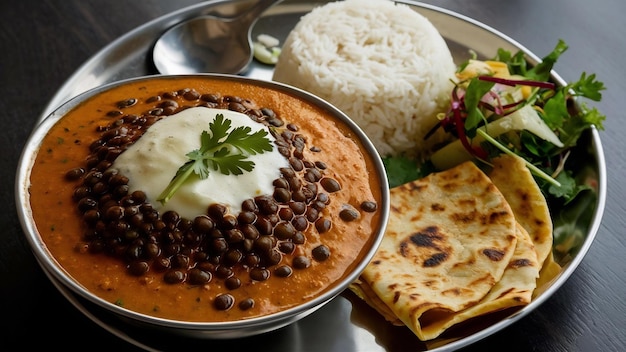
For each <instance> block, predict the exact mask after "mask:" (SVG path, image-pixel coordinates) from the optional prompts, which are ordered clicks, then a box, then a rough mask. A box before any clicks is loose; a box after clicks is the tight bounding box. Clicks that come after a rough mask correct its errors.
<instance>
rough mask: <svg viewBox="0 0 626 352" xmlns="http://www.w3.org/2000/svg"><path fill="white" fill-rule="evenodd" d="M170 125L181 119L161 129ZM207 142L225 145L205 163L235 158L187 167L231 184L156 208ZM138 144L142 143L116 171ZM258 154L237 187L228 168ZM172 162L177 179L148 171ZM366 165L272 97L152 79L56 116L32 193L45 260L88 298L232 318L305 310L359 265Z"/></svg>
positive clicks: (368, 177) (348, 144) (370, 208)
mask: <svg viewBox="0 0 626 352" xmlns="http://www.w3.org/2000/svg"><path fill="white" fill-rule="evenodd" d="M173 88H174V89H173ZM235 115H238V116H235ZM181 116H182V117H183V118H184V117H185V116H187V117H189V116H191V117H192V118H191V119H190V120H189V119H187V120H184V121H185V122H184V123H182V124H180V125H178V126H177V127H171V126H170V127H168V128H164V129H163V128H161V129H157V127H158V126H159V124H160V123H165V122H167V121H170V123H171V122H172V121H173V120H174V119H179V118H181ZM242 117H243V118H244V120H247V121H245V123H244V124H243V125H241V126H239V125H238V123H237V121H238V119H241V118H242ZM196 120H197V121H200V122H199V123H194V122H193V121H196ZM185 124H191V127H190V130H191V131H192V132H190V134H188V135H183V136H182V137H181V136H178V137H177V138H179V139H189V141H185V142H189V143H188V144H184V145H183V146H182V147H181V146H180V145H177V144H175V143H173V142H172V141H171V139H172V138H173V137H172V136H173V135H175V133H176V132H175V131H173V129H176V130H179V129H184V125H185ZM231 124H232V125H231ZM246 126H248V127H249V126H253V127H255V126H256V127H255V129H252V128H247V127H246ZM188 127H189V126H188ZM227 127H230V130H229V129H228V128H227ZM239 127H241V128H239ZM153 128H154V130H153ZM203 130H204V131H205V132H204V133H202V136H201V132H202V131H203ZM255 130H257V131H260V132H258V133H257V132H255ZM156 131H162V133H155V132H156ZM194 133H195V135H194ZM255 133H256V134H255ZM212 136H215V139H217V138H218V136H223V137H224V138H223V139H221V140H220V141H225V142H224V143H226V142H228V143H230V144H231V145H227V146H221V147H219V148H216V149H214V150H217V152H215V153H214V154H211V155H210V157H206V159H211V160H217V159H219V158H220V157H224V155H226V156H229V155H230V156H232V157H233V158H234V159H236V160H235V161H234V162H232V161H233V159H229V160H226V161H224V160H217V161H215V164H210V162H209V161H206V160H205V159H202V160H203V161H202V163H205V164H202V165H194V167H196V168H202V167H203V165H204V166H208V167H207V168H206V170H205V172H206V173H208V174H218V173H220V174H224V175H225V177H226V178H228V179H229V181H232V180H231V179H235V181H233V182H231V183H226V181H224V180H215V179H210V178H208V177H204V178H203V177H201V176H199V175H196V174H195V173H193V172H190V176H189V178H188V179H187V180H186V181H185V182H183V183H185V185H187V184H196V183H200V182H201V181H204V180H205V179H209V180H212V181H211V182H212V183H211V184H209V185H205V186H203V187H205V189H211V188H213V189H217V190H218V192H215V198H214V199H213V200H212V201H210V200H207V201H206V204H204V206H201V207H200V209H199V210H193V209H191V210H190V209H185V210H184V211H183V210H182V209H181V211H180V212H177V211H176V206H173V207H171V208H167V206H168V205H171V204H174V205H176V204H181V203H180V199H179V200H178V201H179V203H176V201H177V197H180V198H182V202H183V203H185V202H187V203H190V202H191V201H190V200H189V199H190V198H193V197H195V196H196V195H195V194H196V193H202V192H203V190H202V189H201V190H200V191H198V190H194V189H191V190H188V189H187V190H186V189H185V187H180V188H178V189H177V190H175V191H174V192H170V193H168V194H167V197H161V195H162V191H164V189H165V188H167V187H168V184H167V183H168V182H169V181H170V180H174V179H176V178H177V177H179V174H180V173H181V172H180V171H181V170H183V168H181V169H179V170H178V171H177V170H176V168H177V167H178V166H181V165H183V166H184V165H187V163H186V160H190V159H189V158H190V156H191V155H192V154H193V153H192V152H193V151H194V149H195V150H196V154H198V153H205V154H204V155H206V154H207V153H209V148H208V147H207V146H206V144H207V143H211V137H212ZM220 138H221V137H220ZM255 138H256V139H255ZM168 139H170V141H168ZM236 139H238V140H236ZM146 141H148V142H150V143H148V144H152V146H149V145H148V146H147V147H146V146H143V147H142V148H144V149H142V150H143V152H137V153H138V154H136V156H134V157H133V159H134V160H132V159H131V160H130V161H128V160H125V161H124V162H122V157H126V159H128V156H129V155H133V154H131V153H135V151H133V150H134V149H135V148H134V146H135V144H137V145H139V143H140V142H146ZM213 142H216V141H213ZM217 142H219V141H217ZM217 142H216V143H217ZM246 143H248V144H247V145H246ZM254 143H256V144H254ZM144 144H145V143H144ZM259 145H261V147H259ZM163 146H166V147H165V148H163ZM159 147H161V148H160V149H159ZM257 147H258V148H257ZM151 148H153V149H151ZM246 148H247V149H246ZM255 148H256V149H255ZM263 148H265V150H263ZM241 150H246V151H247V152H248V153H241V154H238V153H239V152H240V151H241ZM261 152H265V154H270V153H274V154H273V156H272V155H270V157H269V159H266V160H265V161H259V159H254V160H256V161H257V162H256V164H254V169H256V170H257V171H259V170H260V171H259V173H258V174H255V175H254V176H253V178H244V180H245V181H244V182H243V183H241V184H239V185H238V184H237V183H236V177H239V175H237V173H241V174H243V173H246V172H247V171H246V170H243V171H241V170H238V169H237V166H240V167H241V168H242V169H245V168H250V167H249V164H248V165H246V164H241V163H239V162H244V161H246V160H247V159H246V158H247V157H248V156H250V155H256V154H263V153H261ZM126 153H128V155H125V154H126ZM150 153H152V155H149V154H150ZM181 153H182V155H179V154H181ZM186 153H189V154H187V155H185V154H186ZM229 153H230V154H229ZM172 154H174V156H172ZM181 157H182V159H181ZM172 158H173V160H174V164H176V163H177V162H178V163H179V164H177V165H176V167H175V168H173V169H171V168H170V169H167V168H166V169H160V167H161V166H163V165H165V164H172V161H171V160H169V159H172ZM177 158H178V159H177ZM197 159H201V158H197ZM118 160H119V162H118ZM181 160H182V161H181ZM219 162H221V164H219ZM228 162H232V163H231V164H228ZM372 163H373V162H372V160H370V159H369V157H368V156H367V154H366V153H365V152H364V150H363V146H362V145H361V144H360V142H359V141H358V140H356V139H355V137H354V136H352V135H351V133H350V132H349V129H348V128H347V126H345V125H344V124H343V123H342V122H341V121H338V120H337V119H336V118H332V117H331V116H330V115H329V113H327V112H325V111H324V110H322V109H321V108H319V107H316V106H314V105H312V104H310V103H306V102H303V101H302V100H301V99H297V98H296V97H293V96H290V95H288V94H286V93H284V92H281V91H278V90H271V89H268V88H266V87H263V88H262V87H260V86H255V85H253V84H243V83H238V82H231V81H227V80H223V81H220V80H211V79H209V78H206V79H197V78H183V79H181V78H177V79H175V80H173V79H167V78H159V79H153V80H147V81H138V82H131V83H129V84H124V85H120V86H117V87H114V88H112V89H110V90H107V91H105V92H104V93H102V94H99V95H96V96H94V97H92V98H90V99H89V100H87V101H85V102H84V103H82V104H80V105H79V106H77V107H76V108H74V109H73V110H71V111H70V112H69V113H68V114H67V115H66V116H64V117H63V118H61V119H60V121H58V122H57V123H56V124H55V125H54V126H53V127H52V129H51V130H50V131H49V133H48V134H47V136H46V137H45V139H44V140H43V143H42V145H41V149H40V151H39V153H38V155H37V157H36V159H35V161H34V165H33V168H32V173H31V180H30V181H31V184H30V190H29V192H30V202H31V205H32V213H33V217H34V220H35V222H36V224H37V229H38V231H39V233H40V235H41V237H42V239H43V241H44V242H45V244H46V246H47V248H48V250H49V251H50V252H51V253H52V255H53V256H54V258H55V259H56V260H57V261H58V262H59V264H60V265H61V266H62V267H63V269H64V270H66V271H67V272H68V273H69V274H70V275H71V276H72V277H73V278H74V279H75V280H76V281H77V282H79V283H80V284H81V285H83V286H84V287H85V288H86V289H87V290H89V291H90V292H93V293H94V294H96V295H97V296H99V297H101V298H103V299H104V300H106V301H108V302H112V303H115V304H118V305H121V306H123V307H125V308H128V309H130V310H133V311H136V312H140V313H144V314H147V315H152V316H157V317H161V318H168V319H174V320H185V321H198V322H212V321H232V320H239V319H245V318H250V317H256V316H262V315H267V314H270V313H273V312H276V311H280V310H284V309H286V308H289V307H293V306H295V305H298V304H301V303H303V302H306V301H308V300H311V299H312V298H313V297H316V296H318V295H320V294H321V293H322V292H324V291H325V290H326V289H327V288H328V287H330V286H331V285H333V283H335V282H337V281H339V280H341V279H342V278H343V277H344V276H345V275H346V273H347V272H349V271H350V269H351V268H352V267H354V266H355V265H356V263H358V261H359V258H362V257H363V255H364V252H365V249H366V248H368V247H369V245H368V244H371V243H372V241H373V240H374V236H373V234H374V233H375V232H376V231H377V229H378V228H379V226H380V221H379V220H380V210H381V209H379V208H378V207H379V206H380V201H381V192H382V191H381V190H382V188H381V187H380V185H381V180H380V179H379V175H377V174H376V173H375V172H368V170H373V164H372ZM216 165H217V166H216ZM226 168H228V170H229V172H230V174H229V175H226V174H227V172H222V171H223V170H224V169H226ZM194 170H195V169H194ZM161 172H163V173H166V175H165V176H163V175H159V173H161ZM131 175H132V176H131ZM224 175H222V176H224ZM152 176H154V177H155V178H156V177H157V176H159V177H161V178H163V177H164V178H165V181H164V182H165V183H163V182H161V183H158V182H150V181H149V179H150V178H151V177H152ZM175 176H176V177H175ZM249 183H253V184H252V185H250V184H249ZM170 190H171V189H170ZM194 192H195V193H194ZM241 192H243V193H244V194H241ZM232 193H236V195H237V196H238V197H240V198H241V197H242V198H241V199H243V200H242V201H231V203H232V204H229V203H227V202H226V203H225V202H224V201H221V199H239V198H237V197H234V198H220V196H221V194H223V195H227V194H231V196H232ZM165 198H167V199H165ZM194 211H195V212H194Z"/></svg>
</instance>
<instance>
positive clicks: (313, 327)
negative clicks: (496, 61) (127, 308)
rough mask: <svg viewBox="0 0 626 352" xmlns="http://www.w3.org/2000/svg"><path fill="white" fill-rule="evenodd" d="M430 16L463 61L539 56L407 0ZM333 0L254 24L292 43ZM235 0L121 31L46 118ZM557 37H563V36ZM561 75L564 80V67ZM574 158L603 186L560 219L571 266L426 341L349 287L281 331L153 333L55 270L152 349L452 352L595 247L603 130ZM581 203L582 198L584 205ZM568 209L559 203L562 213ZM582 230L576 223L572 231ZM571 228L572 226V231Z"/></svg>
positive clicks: (297, 1) (506, 318) (259, 69)
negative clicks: (573, 234) (175, 29)
mask: <svg viewBox="0 0 626 352" xmlns="http://www.w3.org/2000/svg"><path fill="white" fill-rule="evenodd" d="M400 2H401V3H405V4H407V5H409V6H411V7H412V8H413V9H414V10H416V11H418V12H420V13H421V14H423V15H424V16H426V17H427V18H428V19H429V20H430V21H431V22H432V23H433V24H434V25H435V26H436V27H437V29H438V30H439V31H440V33H441V34H442V35H443V37H444V38H445V39H446V41H447V43H448V45H449V47H450V49H451V51H452V54H453V56H454V58H455V60H456V62H457V63H460V62H462V61H464V60H466V59H467V58H469V56H470V50H472V51H473V52H475V53H476V54H478V55H479V57H483V58H489V57H492V56H494V55H495V54H496V50H497V49H498V48H503V49H506V50H509V51H512V52H516V51H518V50H522V51H524V52H525V53H526V54H527V57H528V61H529V62H530V63H531V64H532V63H536V62H537V61H538V60H539V59H538V57H537V56H535V55H534V54H533V53H531V52H530V51H528V50H527V49H526V48H525V47H523V46H522V45H521V44H519V43H517V42H516V41H514V40H513V39H511V38H509V37H507V36H506V35H504V34H502V33H500V32H498V31H496V30H494V29H492V28H490V27H487V26H486V25H484V24H481V23H479V22H477V21H475V20H472V19H470V18H467V17H465V16H462V15H459V14H456V13H453V12H451V11H447V10H445V9H441V8H438V7H435V6H431V5H426V4H421V3H417V2H414V1H400ZM323 3H326V1H302V0H287V1H284V2H283V3H281V4H279V5H276V6H275V7H273V8H271V9H269V10H268V11H267V12H266V13H265V14H263V16H262V17H261V18H260V19H259V21H258V22H257V23H256V25H255V27H254V28H253V37H256V35H257V34H260V33H265V34H269V35H272V36H274V37H276V38H279V39H280V40H281V42H284V40H285V38H286V37H287V35H288V33H289V31H290V30H291V29H292V28H293V27H294V26H295V24H296V23H297V22H298V20H299V19H300V17H301V16H302V15H304V14H306V13H308V12H309V11H311V9H313V8H314V7H315V6H318V5H320V4H323ZM232 6H233V5H232V2H229V1H212V2H207V3H201V4H198V5H195V6H191V7H188V8H185V9H182V10H179V11H177V12H174V13H171V14H169V15H166V16H163V17H160V18H157V19H155V20H153V21H151V22H148V23H146V24H145V25H143V26H141V27H138V28H137V29H135V30H133V31H131V32H129V33H127V34H126V35H124V36H122V37H120V38H119V39H118V40H116V41H114V42H112V43H111V44H110V45H108V46H107V47H105V48H103V49H102V50H101V51H100V52H99V53H97V54H96V55H94V56H93V57H92V58H91V59H89V60H88V61H87V62H85V63H84V64H83V65H82V66H81V67H80V68H79V69H78V70H77V71H76V72H75V73H74V74H73V75H72V76H71V77H70V78H69V79H68V80H67V81H66V83H65V84H64V85H63V86H62V87H61V89H60V90H59V91H58V93H57V94H56V95H55V96H54V98H53V99H52V100H51V101H50V102H49V103H48V106H47V107H46V109H45V110H44V111H43V113H42V115H41V119H43V118H44V117H45V116H47V115H48V114H49V113H50V112H52V111H53V110H54V109H55V108H56V107H58V106H59V105H61V104H62V103H63V102H65V101H66V100H69V99H70V98H72V97H74V96H76V95H78V94H80V93H82V92H84V91H86V90H88V89H91V88H94V87H97V86H100V85H102V84H105V83H109V82H113V81H117V80H120V79H124V78H131V77H138V76H145V75H151V74H156V73H157V72H156V70H155V69H154V67H152V66H151V64H150V63H151V62H152V60H151V54H150V49H151V48H152V46H153V44H154V41H155V40H156V38H157V37H158V35H159V34H160V33H162V32H163V31H165V30H166V29H167V28H169V27H171V26H172V25H174V24H176V23H178V22H180V21H182V20H185V19H188V18H192V17H195V16H199V15H206V14H228V13H229V11H232ZM555 40H556V39H555ZM246 75H247V76H251V77H255V78H260V79H268V80H269V79H271V76H272V67H271V66H266V65H263V64H259V63H256V62H255V63H254V64H253V66H252V67H251V69H250V70H249V71H248V72H247V73H246ZM553 78H554V80H555V81H557V82H561V83H564V82H563V80H562V79H561V78H560V77H559V76H558V75H556V74H554V75H553ZM579 144H580V146H581V147H580V148H579V149H577V150H576V151H575V153H574V154H575V155H573V158H575V160H577V161H579V163H578V164H581V165H582V167H581V168H580V170H578V172H580V173H581V174H582V173H584V174H585V176H588V177H591V178H593V180H594V181H595V182H596V183H597V185H598V186H597V187H598V188H597V190H596V191H595V192H591V193H590V194H588V195H587V196H585V197H584V198H583V202H584V203H585V204H583V205H581V206H582V208H581V214H585V216H584V217H581V218H576V217H575V218H572V219H570V220H567V221H566V222H565V223H562V221H561V220H559V221H555V222H556V223H559V224H560V225H561V226H562V227H561V228H560V229H561V230H564V231H566V232H567V231H570V230H569V229H574V228H575V229H576V231H578V232H579V233H580V235H581V236H580V238H581V242H580V243H579V244H578V245H577V246H576V247H575V248H574V250H573V251H572V252H570V255H568V256H565V257H563V259H562V262H561V263H562V264H563V271H562V272H561V274H560V275H559V276H558V277H557V278H556V279H555V280H553V281H552V282H550V283H549V284H547V285H546V286H545V287H542V288H541V289H540V290H539V291H540V292H541V293H540V294H539V295H538V296H537V297H536V298H535V300H534V301H533V302H532V303H531V304H529V305H528V306H526V307H524V308H522V309H520V310H516V311H513V312H504V313H503V314H501V315H500V316H498V317H495V319H494V320H492V321H490V322H487V323H483V324H481V325H470V326H466V327H464V328H463V329H460V330H456V331H451V334H448V335H446V338H445V339H444V338H442V339H438V340H435V341H433V342H432V343H429V344H425V343H423V342H421V341H419V340H418V339H417V338H416V337H415V336H414V335H413V333H411V332H410V331H409V329H407V328H405V327H394V326H391V325H390V324H388V323H386V322H385V320H384V319H382V318H381V317H380V316H378V315H377V313H375V312H374V311H373V310H372V309H371V308H369V307H368V306H367V305H365V304H364V303H363V302H361V301H360V300H359V299H358V298H356V297H355V296H354V295H352V294H351V293H350V292H344V293H343V294H342V295H340V296H338V297H337V298H335V299H334V300H333V301H331V302H330V303H329V304H327V305H326V306H324V307H323V308H322V309H320V310H318V311H316V312H315V313H313V314H312V315H310V316H309V317H307V318H304V319H303V320H301V321H299V322H297V323H294V324H291V325H289V326H287V327H285V328H282V329H280V330H277V331H274V332H271V333H267V334H264V335H259V336H255V337H250V338H244V339H238V340H221V341H210V342H208V341H206V340H200V339H193V338H181V337H178V336H169V335H166V334H159V335H158V336H157V335H154V334H149V333H148V332H147V331H144V330H142V329H141V328H138V327H136V326H133V325H130V324H127V323H125V322H124V321H121V320H119V319H117V318H115V317H113V316H111V315H109V314H108V313H106V312H104V311H103V310H102V309H101V308H100V307H98V306H96V305H94V304H92V303H90V302H88V301H85V300H84V299H81V298H80V297H77V296H76V295H74V294H73V293H71V292H69V291H68V290H67V289H64V288H63V287H62V285H60V284H59V283H58V282H56V281H55V279H54V278H52V277H51V280H52V282H53V283H54V284H55V285H56V286H57V288H58V289H59V291H60V292H61V293H62V294H63V295H64V296H65V297H66V298H67V299H68V300H69V301H70V302H71V303H72V304H73V305H74V306H75V307H76V308H77V309H79V310H80V311H81V312H82V313H84V314H85V315H86V316H87V317H88V318H89V319H91V320H93V321H94V322H95V323H97V324H98V325H100V326H101V327H103V328H104V329H106V330H108V331H109V332H111V333H112V334H114V335H116V336H118V337H119V338H122V339H124V340H126V341H128V342H130V343H132V344H134V345H136V346H138V347H141V348H144V349H147V350H161V351H168V350H177V349H180V348H183V349H186V350H196V349H198V350H199V349H202V350H206V349H207V347H208V346H210V349H211V350H214V351H221V350H224V351H226V350H228V351H232V350H244V349H253V348H254V349H258V346H263V349H264V350H271V351H300V350H311V351H328V352H331V351H341V352H350V351H368V352H374V351H400V350H401V351H422V350H432V351H450V350H456V349H459V348H461V347H464V346H467V345H469V344H471V343H473V342H476V341H478V340H480V339H483V338H485V337H487V336H489V335H491V334H494V333H496V332H497V331H499V330H502V329H503V328H505V327H507V326H509V325H511V324H512V323H514V322H515V321H517V320H519V319H521V318H522V317H524V316H525V315H527V314H528V313H530V312H531V311H533V310H534V309H536V308H537V307H538V306H539V305H541V304H542V303H543V302H545V300H546V299H548V298H549V297H550V296H551V295H552V294H553V293H554V292H555V291H556V290H557V289H559V288H560V287H561V286H562V284H563V283H564V282H565V281H566V280H567V279H568V278H569V276H570V275H571V274H572V273H573V271H574V270H575V269H576V267H577V266H578V265H579V264H580V262H581V261H582V259H583V257H584V256H585V254H586V253H587V251H588V249H589V247H590V246H591V243H592V242H593V239H594V237H595V235H596V232H597V231H598V228H599V226H600V221H601V218H602V214H603V211H604V206H605V199H606V166H605V161H604V154H603V151H602V145H601V142H600V138H599V136H598V133H597V131H596V130H595V129H593V130H591V131H590V132H589V133H587V134H585V135H584V137H583V140H582V141H581V142H580V143H579ZM579 205H580V204H579ZM565 211H566V210H564V209H552V212H553V214H555V219H556V218H557V217H559V216H560V215H563V213H564V212H565ZM572 231H574V230H572ZM568 235H569V232H567V233H565V236H568Z"/></svg>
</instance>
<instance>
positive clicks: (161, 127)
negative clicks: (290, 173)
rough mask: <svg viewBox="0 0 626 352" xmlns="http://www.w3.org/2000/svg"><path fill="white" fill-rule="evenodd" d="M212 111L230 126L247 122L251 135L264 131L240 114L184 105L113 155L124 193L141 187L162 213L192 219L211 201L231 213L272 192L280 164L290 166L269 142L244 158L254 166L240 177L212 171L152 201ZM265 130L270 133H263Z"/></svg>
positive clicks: (194, 142) (195, 145)
mask: <svg viewBox="0 0 626 352" xmlns="http://www.w3.org/2000/svg"><path fill="white" fill-rule="evenodd" d="M217 114H223V115H224V118H225V119H229V120H231V122H232V124H231V130H232V129H233V128H236V127H238V126H249V127H250V128H251V129H252V133H254V132H256V131H258V130H260V129H267V127H266V126H264V125H263V124H260V123H258V122H255V121H253V120H252V119H250V117H248V116H247V115H245V114H242V113H238V112H234V111H230V110H224V109H211V108H205V107H194V108H189V109H185V110H183V111H181V112H179V113H177V114H174V115H171V116H169V117H167V118H164V119H161V120H159V121H157V122H156V123H154V124H153V125H152V126H150V128H149V129H148V130H147V131H146V132H145V133H144V135H143V136H141V138H139V139H138V140H137V141H136V142H135V143H134V144H133V145H132V146H130V147H129V148H128V149H127V150H126V151H124V152H123V153H122V154H120V156H118V157H117V159H116V160H115V162H114V163H113V165H112V167H113V168H116V169H118V170H119V171H120V173H122V174H123V175H125V176H126V177H128V179H129V182H128V187H129V192H133V191H136V190H141V191H143V192H144V193H145V194H146V196H147V199H148V201H150V202H151V204H152V205H153V206H154V207H155V209H157V210H158V211H159V212H161V214H162V213H163V212H165V211H168V210H174V211H176V212H177V213H178V214H179V215H180V216H181V217H184V218H187V219H193V218H195V217H196V216H198V215H201V214H206V213H207V208H208V206H209V205H210V204H213V203H220V204H224V205H226V206H228V207H229V210H230V211H231V212H233V213H237V212H239V211H240V210H241V203H242V202H243V201H244V200H246V199H250V198H253V197H255V196H258V195H262V194H272V193H273V191H274V188H273V185H272V183H273V181H274V180H275V179H277V178H279V177H280V170H279V168H281V167H286V166H288V165H289V163H288V161H287V159H286V158H285V157H284V156H282V155H281V154H280V153H279V152H278V150H277V148H276V145H275V144H274V140H275V139H274V137H272V135H271V134H268V136H267V137H268V138H269V139H270V141H271V142H272V151H271V152H265V153H263V154H256V155H251V156H249V158H248V160H251V161H253V162H254V169H253V170H252V171H250V172H244V173H243V174H241V175H224V174H222V173H221V172H219V171H214V170H211V172H209V177H208V178H206V179H203V180H201V179H199V178H198V177H196V176H195V175H193V176H192V177H190V178H189V179H188V180H187V182H185V183H184V184H183V185H182V186H181V187H180V188H179V189H178V191H176V193H175V194H174V196H173V197H172V198H171V199H170V200H169V201H168V202H167V203H166V204H165V205H162V204H161V203H160V202H158V201H157V200H156V199H157V198H158V196H159V195H160V194H161V192H162V191H163V190H164V189H165V188H166V187H167V185H168V184H169V183H170V181H171V180H172V178H173V177H174V175H176V171H178V169H179V168H180V167H181V166H182V165H183V164H184V163H185V162H187V161H188V160H189V159H188V158H187V156H186V154H187V153H189V152H191V151H193V150H196V149H198V148H200V135H201V133H202V131H204V130H207V131H208V130H209V123H211V122H212V121H213V120H214V119H215V116H216V115H217ZM268 132H269V131H268Z"/></svg>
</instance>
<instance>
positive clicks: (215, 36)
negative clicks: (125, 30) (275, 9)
mask: <svg viewBox="0 0 626 352" xmlns="http://www.w3.org/2000/svg"><path fill="white" fill-rule="evenodd" d="M280 1H282V0H260V1H258V2H256V3H255V4H254V5H252V6H251V7H250V8H248V9H246V10H245V11H244V12H242V13H240V14H238V15H236V16H234V17H228V18H225V17H219V16H213V15H207V16H201V17H196V18H193V19H191V20H189V21H185V22H182V23H179V24H177V25H175V26H174V27H172V28H170V29H168V30H167V31H166V32H165V33H164V34H163V35H162V36H161V37H160V38H159V39H158V40H157V42H156V43H155V45H154V48H153V52H152V60H153V62H154V65H155V67H156V69H157V70H158V71H159V72H160V73H161V74H166V75H172V74H193V73H223V74H240V73H244V72H245V71H246V70H247V68H248V66H249V65H250V63H251V62H252V58H253V51H252V50H253V49H252V42H251V38H250V31H251V29H252V26H253V25H254V23H255V22H256V20H257V19H258V18H259V15H260V14H261V13H263V11H265V10H266V9H268V8H269V7H271V6H273V5H275V4H276V3H278V2H280Z"/></svg>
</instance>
